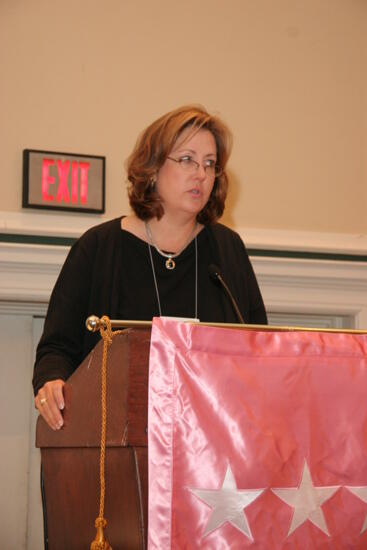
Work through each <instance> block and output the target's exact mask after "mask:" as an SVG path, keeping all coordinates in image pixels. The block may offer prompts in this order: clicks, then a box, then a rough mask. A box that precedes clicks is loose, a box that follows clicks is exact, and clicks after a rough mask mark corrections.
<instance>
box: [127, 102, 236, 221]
mask: <svg viewBox="0 0 367 550" xmlns="http://www.w3.org/2000/svg"><path fill="white" fill-rule="evenodd" d="M186 128H192V134H191V133H190V135H189V137H191V136H192V135H193V134H195V133H196V132H198V131H199V130H201V129H205V130H209V131H210V132H211V133H212V134H213V137H214V139H215V143H216V146H217V164H218V165H219V166H220V168H221V170H222V172H221V174H220V175H219V176H218V177H216V178H215V181H214V186H213V190H212V192H211V195H210V197H209V200H208V202H207V203H206V205H205V207H204V208H203V210H202V211H201V212H199V214H198V215H197V221H198V222H199V223H202V224H210V223H214V222H215V221H216V220H217V219H218V218H220V217H221V215H222V214H223V211H224V203H225V200H226V196H227V189H228V177H227V174H226V172H225V167H226V164H227V161H228V158H229V155H230V152H231V148H232V134H231V132H230V130H229V129H228V127H227V126H226V125H225V124H224V122H222V121H221V120H220V119H219V118H218V117H217V116H213V115H210V114H209V113H208V112H207V111H206V110H205V109H204V107H201V106H198V105H186V106H183V107H179V108H178V109H175V110H174V111H170V112H169V113H167V114H165V115H163V116H162V117H160V118H158V119H157V120H156V121H155V122H153V123H152V124H151V125H150V126H148V128H146V130H144V131H143V132H142V134H141V135H140V136H139V138H138V140H137V142H136V145H135V148H134V150H133V151H132V153H131V155H130V156H129V157H128V159H127V161H126V169H127V177H128V180H129V188H128V193H129V201H130V205H131V207H132V209H133V210H134V212H135V214H136V215H137V217H138V218H140V219H141V220H149V219H151V218H154V217H156V218H157V219H160V218H161V217H162V216H163V214H164V209H163V205H162V203H161V200H160V197H159V195H158V193H157V192H156V190H155V185H154V181H155V178H156V177H157V173H158V171H159V169H160V168H161V166H162V165H163V164H164V162H165V160H166V159H167V157H168V156H169V154H170V153H171V151H172V149H173V147H174V145H175V143H176V141H177V139H178V138H179V136H180V134H181V133H182V132H183V130H185V129H186Z"/></svg>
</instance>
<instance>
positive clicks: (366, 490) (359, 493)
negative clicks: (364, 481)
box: [345, 486, 367, 534]
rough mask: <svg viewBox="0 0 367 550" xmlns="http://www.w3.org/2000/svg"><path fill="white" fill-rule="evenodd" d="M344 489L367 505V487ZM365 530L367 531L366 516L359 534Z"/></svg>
mask: <svg viewBox="0 0 367 550" xmlns="http://www.w3.org/2000/svg"><path fill="white" fill-rule="evenodd" d="M345 488H346V489H348V491H350V492H351V493H353V494H354V495H355V496H356V497H358V498H360V499H361V500H363V502H365V503H366V504H367V487H366V486H363V487H348V486H346V487H345ZM366 530H367V515H366V517H365V520H364V523H363V525H362V529H361V534H362V533H364V532H365V531H366Z"/></svg>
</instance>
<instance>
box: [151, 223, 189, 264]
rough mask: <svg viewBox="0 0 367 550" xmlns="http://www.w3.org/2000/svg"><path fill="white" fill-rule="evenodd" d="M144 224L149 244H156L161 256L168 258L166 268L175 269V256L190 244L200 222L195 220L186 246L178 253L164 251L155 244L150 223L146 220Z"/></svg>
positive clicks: (155, 246)
mask: <svg viewBox="0 0 367 550" xmlns="http://www.w3.org/2000/svg"><path fill="white" fill-rule="evenodd" d="M144 225H145V233H146V235H147V237H148V241H149V244H152V245H153V246H154V248H155V249H156V251H157V252H158V254H160V255H161V256H163V257H164V258H167V259H166V264H165V265H166V268H167V269H170V270H171V269H175V267H176V263H175V262H174V260H173V258H177V256H179V255H180V254H181V252H183V251H184V250H185V248H186V247H187V246H188V245H189V243H190V242H191V240H192V237H193V235H194V234H195V231H196V228H197V226H198V222H197V221H196V222H195V226H194V229H193V230H192V232H191V233H190V236H189V238H188V240H187V243H186V244H185V246H184V247H183V248H181V250H179V251H178V252H176V253H170V252H168V253H167V252H163V250H161V249H160V248H158V246H157V245H156V244H155V242H154V239H153V235H152V232H151V229H150V227H149V224H148V222H147V221H145V222H144Z"/></svg>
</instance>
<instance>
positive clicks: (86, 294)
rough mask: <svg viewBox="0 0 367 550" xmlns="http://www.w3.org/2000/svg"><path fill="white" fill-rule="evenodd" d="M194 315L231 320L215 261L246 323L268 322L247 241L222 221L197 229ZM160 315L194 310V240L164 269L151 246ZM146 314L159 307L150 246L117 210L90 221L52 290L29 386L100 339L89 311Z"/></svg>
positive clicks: (61, 373) (58, 374)
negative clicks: (214, 275)
mask: <svg viewBox="0 0 367 550" xmlns="http://www.w3.org/2000/svg"><path fill="white" fill-rule="evenodd" d="M197 248H198V285H197V288H198V317H199V319H200V320H201V321H207V322H209V321H211V322H225V323H236V322H238V321H237V318H236V315H235V313H234V311H233V307H232V305H231V304H230V302H229V300H228V298H227V296H226V295H225V294H224V292H223V290H222V288H221V287H219V286H217V284H216V283H214V282H213V281H212V280H211V279H210V277H209V273H208V266H209V265H210V264H211V263H214V264H216V265H218V266H219V267H220V269H221V271H222V274H223V278H224V280H225V281H226V283H227V285H228V286H229V288H230V290H231V292H232V293H233V295H234V298H235V299H236V301H237V303H238V306H239V309H240V311H241V313H242V315H243V318H244V319H245V322H246V323H256V324H265V323H266V322H267V318H266V313H265V308H264V304H263V300H262V297H261V293H260V290H259V287H258V284H257V281H256V277H255V275H254V272H253V269H252V266H251V263H250V260H249V258H248V255H247V252H246V248H245V246H244V244H243V242H242V240H241V238H240V237H239V235H238V234H237V233H235V232H234V231H232V230H230V229H228V228H227V227H225V226H223V225H221V224H214V225H212V226H208V227H205V228H204V229H203V230H202V231H201V232H200V233H199V235H198V236H197ZM151 251H152V258H153V264H154V270H155V274H156V279H157V286H158V292H159V297H160V303H161V309H162V315H166V316H175V317H191V318H192V317H194V315H195V242H194V241H193V242H191V243H190V245H189V246H188V247H187V248H186V249H185V250H184V251H183V252H182V253H181V254H180V255H179V256H178V257H177V258H175V262H176V267H175V269H173V270H171V271H169V270H167V269H166V267H165V258H163V257H162V256H161V255H160V254H159V253H158V252H157V251H156V250H155V248H154V247H152V248H151ZM92 314H94V315H97V316H99V317H101V316H102V315H108V316H109V317H110V318H111V319H130V320H132V319H137V320H139V319H140V320H151V319H152V318H153V317H154V316H157V315H159V308H158V300H157V292H156V289H155V285H154V278H153V270H152V264H151V260H150V256H149V248H148V245H147V243H146V242H145V241H142V240H141V239H139V238H137V237H135V236H134V235H132V234H131V233H129V232H127V231H123V230H121V218H116V219H115V220H111V221H109V222H105V223H103V224H101V225H99V226H96V227H93V228H92V229H90V230H89V231H87V232H86V233H85V234H84V235H82V237H81V238H80V239H78V241H77V242H76V243H75V244H74V245H73V246H72V248H71V250H70V252H69V254H68V257H67V259H66V261H65V263H64V265H63V267H62V269H61V272H60V275H59V277H58V279H57V282H56V284H55V287H54V289H53V291H52V294H51V298H50V302H49V307H48V311H47V316H46V320H45V326H44V332H43V335H42V337H41V340H40V342H39V344H38V347H37V353H36V362H35V368H34V375H33V387H34V391H35V393H37V391H38V389H39V388H40V387H42V386H43V384H44V383H45V382H47V381H49V380H55V379H57V378H61V379H63V380H66V379H67V378H68V377H69V376H70V374H72V373H73V372H74V370H75V369H76V368H77V366H78V365H79V364H80V363H81V361H82V360H83V359H84V358H85V357H86V355H87V354H88V353H89V352H90V351H91V349H92V348H93V347H94V346H95V344H96V343H97V341H98V339H99V335H98V334H96V333H90V332H88V331H87V330H86V329H85V320H86V318H87V317H88V316H89V315H92Z"/></svg>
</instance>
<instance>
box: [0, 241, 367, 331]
mask: <svg viewBox="0 0 367 550" xmlns="http://www.w3.org/2000/svg"><path fill="white" fill-rule="evenodd" d="M68 250H69V247H67V246H51V245H30V244H14V243H0V311H6V312H9V311H13V312H14V313H21V312H22V311H23V312H24V313H27V314H28V313H29V311H31V310H32V307H33V314H34V315H38V314H42V312H44V311H45V307H46V304H47V302H48V300H49V296H50V293H51V290H52V288H53V286H54V284H55V281H56V278H57V276H58V273H59V271H60V269H61V266H62V264H63V262H64V260H65V258H66V255H67V253H68ZM252 264H253V266H254V269H255V272H256V275H257V278H258V281H259V285H260V288H261V291H262V294H263V297H264V301H265V305H266V307H267V309H268V310H269V311H272V312H295V313H313V314H323V313H328V314H331V315H346V316H350V317H351V318H353V322H354V325H355V326H356V327H357V328H367V264H366V263H364V262H345V261H334V260H310V259H292V258H274V257H261V256H256V257H253V258H252ZM26 304H28V305H27V306H26Z"/></svg>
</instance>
